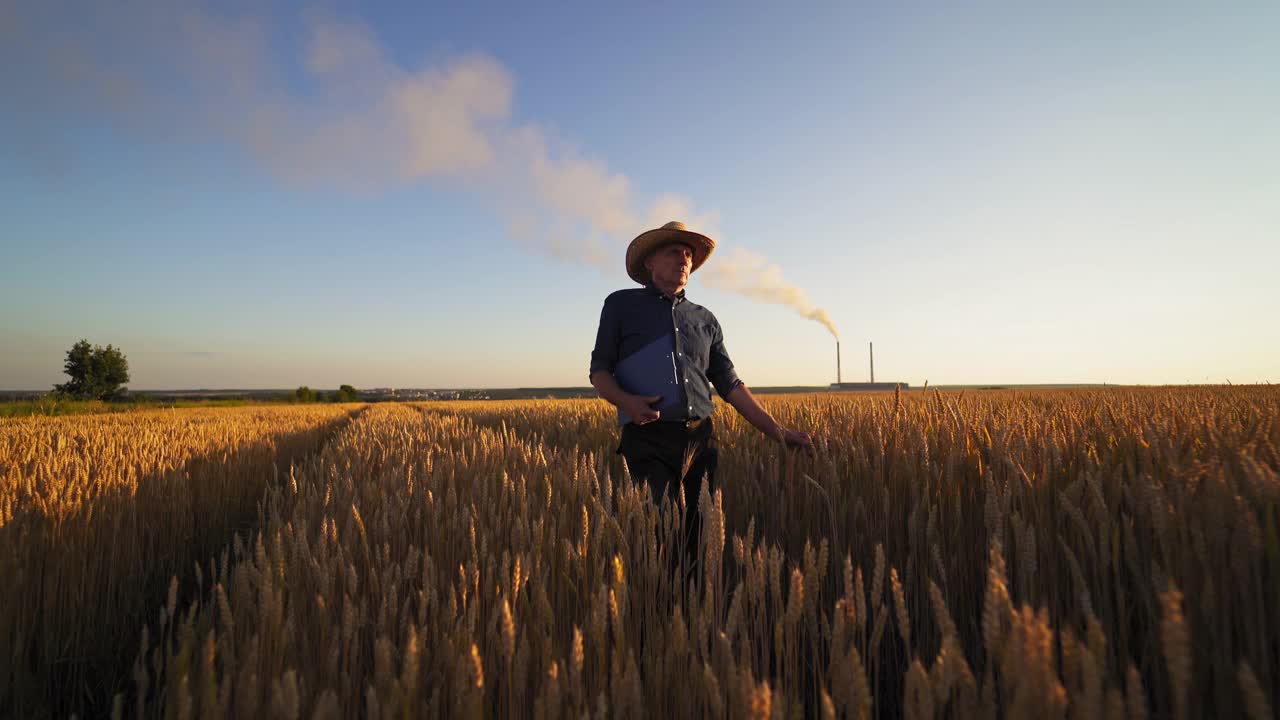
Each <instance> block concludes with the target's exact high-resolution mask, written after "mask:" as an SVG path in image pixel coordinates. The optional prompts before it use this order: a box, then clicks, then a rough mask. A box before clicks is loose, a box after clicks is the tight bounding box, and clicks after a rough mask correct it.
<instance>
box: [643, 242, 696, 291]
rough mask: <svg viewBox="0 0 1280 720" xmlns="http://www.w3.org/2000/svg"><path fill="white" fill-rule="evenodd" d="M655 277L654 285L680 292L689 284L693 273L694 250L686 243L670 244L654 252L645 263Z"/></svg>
mask: <svg viewBox="0 0 1280 720" xmlns="http://www.w3.org/2000/svg"><path fill="white" fill-rule="evenodd" d="M644 266H645V267H646V268H648V269H649V273H650V275H651V276H652V277H653V284H654V285H657V286H658V287H660V288H675V289H676V290H679V289H680V288H682V287H684V286H685V284H687V283H688V282H689V273H691V272H693V248H691V247H689V246H688V245H685V244H684V243H670V244H667V245H663V246H662V247H660V248H658V249H657V250H654V251H653V252H652V253H650V254H649V257H648V259H646V260H645V261H644Z"/></svg>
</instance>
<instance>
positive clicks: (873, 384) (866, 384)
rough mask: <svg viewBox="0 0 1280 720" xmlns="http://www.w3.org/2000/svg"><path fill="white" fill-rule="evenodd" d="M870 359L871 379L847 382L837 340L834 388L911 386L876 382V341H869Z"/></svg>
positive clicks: (887, 388) (872, 388)
mask: <svg viewBox="0 0 1280 720" xmlns="http://www.w3.org/2000/svg"><path fill="white" fill-rule="evenodd" d="M867 353H868V359H869V360H870V363H871V381H870V382H861V383H857V382H855V383H847V382H845V381H844V377H843V375H842V374H841V370H840V341H839V340H836V381H835V382H833V383H831V389H832V390H893V389H894V388H898V387H902V388H907V387H910V385H908V384H907V383H904V382H887V383H886V382H881V383H878V382H876V346H875V343H872V342H869V343H867Z"/></svg>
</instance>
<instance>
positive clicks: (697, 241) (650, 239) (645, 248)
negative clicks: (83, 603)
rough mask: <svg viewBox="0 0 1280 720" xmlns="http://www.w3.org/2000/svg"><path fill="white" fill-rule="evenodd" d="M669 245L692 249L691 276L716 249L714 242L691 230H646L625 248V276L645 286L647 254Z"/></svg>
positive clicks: (647, 279) (647, 274) (646, 279)
mask: <svg viewBox="0 0 1280 720" xmlns="http://www.w3.org/2000/svg"><path fill="white" fill-rule="evenodd" d="M671 243H684V244H685V245H688V246H689V247H690V248H692V249H693V267H692V269H690V270H689V274H691V275H692V274H693V273H694V272H696V271H697V269H698V268H700V267H702V264H703V263H705V262H706V261H707V258H709V257H711V253H713V252H715V249H716V241H715V240H712V239H711V238H709V237H707V236H706V235H703V234H702V233H696V232H694V231H692V230H676V229H667V228H658V229H656V230H647V231H645V232H642V233H640V234H639V235H637V236H636V239H635V240H632V241H631V244H630V245H628V246H627V275H630V276H631V279H632V280H635V281H636V282H638V283H640V284H641V285H645V284H647V283H648V282H649V271H648V270H646V269H645V267H644V261H645V258H647V257H649V253H652V252H653V251H654V250H657V249H658V248H660V247H662V246H663V245H670V244H671Z"/></svg>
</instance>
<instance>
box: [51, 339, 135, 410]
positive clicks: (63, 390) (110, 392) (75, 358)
mask: <svg viewBox="0 0 1280 720" xmlns="http://www.w3.org/2000/svg"><path fill="white" fill-rule="evenodd" d="M63 372H65V373H66V374H67V375H69V376H70V377H71V380H70V381H68V382H65V383H62V384H61V385H54V386H53V389H54V392H57V393H58V394H59V395H66V396H69V397H73V398H76V399H78V400H112V399H115V398H118V397H120V396H121V395H123V394H124V393H125V391H127V390H128V388H126V387H124V384H125V383H127V382H129V360H128V359H127V358H125V356H124V353H122V352H120V351H119V350H118V349H116V348H115V347H112V346H111V345H108V346H106V347H105V348H104V347H102V346H101V345H90V344H89V341H88V340H81V341H80V342H78V343H76V344H75V345H72V346H71V349H70V350H68V351H67V361H66V363H65V364H64V365H63Z"/></svg>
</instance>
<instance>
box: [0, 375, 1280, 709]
mask: <svg viewBox="0 0 1280 720" xmlns="http://www.w3.org/2000/svg"><path fill="white" fill-rule="evenodd" d="M763 402H764V403H765V404H766V406H767V407H768V409H769V410H770V411H771V412H772V413H774V415H775V416H776V417H777V418H778V419H779V420H780V421H781V422H783V423H784V424H787V425H790V426H795V427H798V428H801V429H807V430H809V431H811V432H812V433H813V434H814V435H815V436H816V438H817V445H818V451H817V453H816V454H815V455H814V456H812V457H808V456H805V455H801V454H796V453H788V452H785V451H783V450H781V449H780V448H779V447H778V446H776V445H774V444H771V443H769V442H768V441H766V440H764V439H763V438H762V437H761V436H760V435H759V434H758V433H756V432H755V431H754V430H753V429H751V428H750V427H748V426H747V425H746V424H745V422H743V421H742V420H741V419H740V418H737V417H736V416H734V415H733V413H732V411H731V410H729V409H728V408H725V407H722V408H721V409H720V410H719V411H718V412H717V414H716V422H717V431H716V432H717V436H718V438H719V446H720V466H719V470H718V472H717V487H716V488H715V489H714V490H713V491H711V492H708V491H707V490H706V489H705V488H704V491H703V493H701V494H700V495H699V497H691V498H682V499H681V500H680V502H685V503H692V504H696V505H697V507H698V508H699V510H700V512H701V513H702V514H703V518H704V520H703V528H704V532H703V536H702V540H701V542H700V545H699V547H698V549H697V556H698V557H699V558H700V559H701V567H700V568H699V571H698V572H696V573H695V574H694V575H693V576H691V577H690V578H686V577H685V576H683V575H681V574H679V573H676V574H672V573H670V572H669V571H668V569H667V568H668V565H667V558H668V557H669V556H670V555H671V554H672V553H680V552H681V551H682V548H680V547H679V540H678V538H680V537H681V533H680V528H679V523H680V517H681V515H680V513H679V512H674V511H672V508H670V507H665V508H662V509H660V508H658V507H655V505H654V504H653V503H652V502H651V500H650V498H649V496H648V491H647V490H646V489H645V488H644V486H643V485H642V484H633V483H632V481H631V478H629V477H628V476H627V475H626V472H625V469H624V467H623V465H622V463H621V459H620V457H619V456H617V455H616V454H615V453H614V449H615V447H616V444H617V428H616V427H615V426H614V420H613V418H614V415H613V413H612V412H611V409H610V408H609V406H607V405H606V404H605V403H603V402H602V401H598V400H590V401H585V400H583V401H518V402H517V401H513V402H472V403H466V402H454V403H446V402H439V403H421V404H412V405H410V404H375V405H368V406H354V405H353V406H338V407H306V408H268V409H236V408H227V409H219V410H182V411H159V412H153V413H137V414H125V415H113V416H81V417H74V418H32V419H23V420H14V421H4V422H3V423H0V479H2V481H3V485H0V577H2V578H4V579H5V584H6V587H4V588H3V589H0V598H2V600H0V603H2V604H0V639H2V640H3V649H0V653H3V654H2V655H0V716H20V717H45V716H48V717H65V716H67V715H69V714H72V713H76V714H79V715H81V716H116V717H141V718H146V717H166V718H167V717H179V718H182V717H244V718H248V717H281V718H338V717H344V718H346V717H350V718H354V717H370V718H392V717H489V716H498V717H539V718H544V717H545V718H551V717H573V718H579V717H626V716H631V717H732V718H737V717H760V718H766V717H769V718H772V717H776V718H791V717H890V718H893V717H907V718H932V717H939V718H944V717H956V718H965V717H988V718H1031V717H1034V718H1037V719H1040V718H1068V717H1070V718H1098V717H1108V718H1110V717H1115V718H1121V717H1123V718H1142V717H1152V718H1157V717H1169V718H1179V719H1181V718H1193V717H1212V716H1217V717H1251V718H1270V717H1274V708H1276V707H1277V702H1278V701H1280V696H1278V695H1277V690H1276V687H1277V685H1280V628H1277V624H1278V623H1280V620H1278V619H1277V616H1278V615H1277V613H1276V612H1275V608H1277V607H1280V541H1278V539H1277V521H1280V515H1278V510H1277V506H1278V504H1280V478H1278V476H1277V472H1278V471H1280V451H1278V450H1277V448H1278V447H1280V412H1278V411H1280V391H1277V389H1276V388H1274V387H1271V386H1248V387H1192V388H1105V389H1074V390H1040V391H967V392H937V391H933V390H930V391H927V392H918V391H917V392H910V393H902V394H894V393H879V394H864V395H851V394H813V395H795V396H768V397H766V398H765V399H764V401H763Z"/></svg>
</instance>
